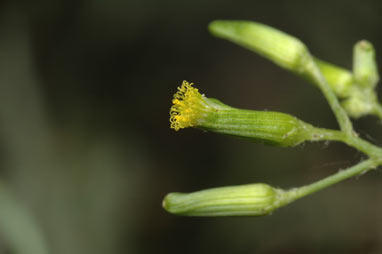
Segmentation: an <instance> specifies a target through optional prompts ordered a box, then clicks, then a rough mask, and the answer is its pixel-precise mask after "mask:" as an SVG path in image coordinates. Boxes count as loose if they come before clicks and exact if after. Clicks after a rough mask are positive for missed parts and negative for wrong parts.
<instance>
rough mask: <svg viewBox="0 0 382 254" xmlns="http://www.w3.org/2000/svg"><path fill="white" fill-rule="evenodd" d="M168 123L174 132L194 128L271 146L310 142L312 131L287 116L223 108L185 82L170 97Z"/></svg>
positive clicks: (224, 106) (301, 122) (310, 128)
mask: <svg viewBox="0 0 382 254" xmlns="http://www.w3.org/2000/svg"><path fill="white" fill-rule="evenodd" d="M170 123H171V128H173V129H175V130H179V129H182V128H187V127H196V128H200V129H203V130H208V131H213V132H216V133H221V134H226V135H232V136H237V137H242V138H246V139H249V140H252V141H255V142H259V143H264V144H270V145H275V146H296V145H298V144H300V143H301V142H304V141H305V140H310V139H311V133H312V130H313V129H314V128H313V127H312V126H311V125H309V124H307V123H305V122H303V121H300V120H298V119H297V118H295V117H293V116H291V115H288V114H284V113H279V112H269V111H254V110H244V109H237V108H233V107H230V106H227V105H225V104H223V103H221V102H220V101H218V100H216V99H210V98H207V97H205V96H204V95H201V94H200V93H199V92H198V89H196V88H194V87H192V84H190V83H188V82H187V81H184V82H183V84H182V86H181V87H180V88H178V92H177V93H176V94H175V95H174V99H173V106H172V107H171V110H170Z"/></svg>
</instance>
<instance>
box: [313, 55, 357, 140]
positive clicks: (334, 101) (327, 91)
mask: <svg viewBox="0 0 382 254" xmlns="http://www.w3.org/2000/svg"><path fill="white" fill-rule="evenodd" d="M306 68H307V70H308V73H309V78H310V79H311V81H313V82H314V83H315V84H316V85H317V86H318V87H319V88H320V89H321V91H322V93H323V94H324V96H325V98H326V99H327V101H328V103H329V105H330V107H331V109H332V110H333V113H334V115H335V116H336V118H337V122H338V124H339V126H340V128H341V130H342V131H344V132H345V133H347V134H349V135H352V136H354V135H355V134H354V131H353V125H352V123H351V121H350V118H349V116H348V115H347V113H346V112H345V110H344V109H343V108H342V106H341V104H340V102H339V101H338V98H337V96H336V95H335V94H334V91H333V89H332V88H331V87H330V85H329V84H328V82H327V81H326V79H325V77H324V76H323V75H322V73H321V71H320V69H319V68H318V66H317V65H316V64H315V62H314V61H313V59H312V60H311V61H309V63H308V64H307V66H306Z"/></svg>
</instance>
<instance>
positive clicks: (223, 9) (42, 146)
mask: <svg viewBox="0 0 382 254" xmlns="http://www.w3.org/2000/svg"><path fill="white" fill-rule="evenodd" d="M214 19H245V20H254V21H258V22H262V23H265V24H268V25H271V26H274V27H276V28H278V29H280V30H283V31H285V32H287V33H289V34H292V35H294V36H296V37H298V38H300V39H301V40H302V41H304V42H305V43H306V44H307V45H308V47H309V49H310V50H311V52H312V54H314V55H315V56H318V57H320V58H322V59H324V60H327V61H330V62H333V63H335V64H338V65H340V66H343V67H346V68H351V62H352V47H353V45H354V43H355V42H357V41H358V40H361V39H367V40H369V41H371V42H372V43H373V44H374V45H375V47H376V50H377V61H378V62H379V63H381V64H382V61H381V57H382V34H381V30H382V3H381V2H380V1H377V0H376V1H355V0H352V1H276V0H268V1H256V0H255V1H245V0H237V1H228V0H220V1H217V0H211V1H202V0H194V1H174V0H164V1H155V0H128V1H117V0H110V1H85V0H79V1H73V0H72V1H70V0H69V1H64V0H55V1H47V0H46V1H2V2H1V3H0V176H1V178H0V253H28V254H29V253H30V254H35V253H39V252H41V253H55V254H67V253H70V254H76V253H80V254H84V253H92V254H97V253H100V254H101V253H132V254H135V253H190V254H191V253H382V202H381V200H382V174H381V170H376V171H373V172H370V173H368V174H366V175H364V176H362V177H359V178H354V179H351V180H348V181H346V182H343V183H341V184H338V185H336V186H334V187H331V188H329V189H327V190H324V191H322V192H319V193H317V194H315V195H313V196H309V197H307V198H304V199H302V200H299V201H297V202H295V203H293V204H291V205H289V206H287V207H284V208H282V209H280V210H278V211H276V212H274V214H272V215H271V216H267V217H257V218H256V217H254V218H184V217H177V216H173V215H170V214H168V213H166V212H165V211H164V210H163V209H162V208H161V202H162V198H163V197H164V195H165V194H166V193H168V192H173V191H180V192H191V191H196V190H200V189H204V188H210V187H216V186H225V185H237V184H246V183H254V182H265V183H268V184H271V185H273V186H276V187H281V188H291V187H295V186H301V185H304V184H308V183H311V182H313V181H316V180H318V179H320V178H323V177H325V176H327V175H329V174H332V173H335V172H337V171H338V170H339V169H343V168H346V167H348V166H350V165H352V164H354V163H357V162H358V161H360V160H362V159H363V158H364V156H363V155H362V154H361V153H359V152H357V151H355V150H353V149H351V148H348V147H346V146H345V145H342V144H337V143H330V144H329V143H320V144H317V143H314V144H305V145H302V146H300V147H297V148H289V149H287V148H275V147H268V146H263V145H259V144H253V143H249V142H246V141H242V140H237V139H235V138H231V137H224V136H218V135H215V134H211V133H203V132H201V131H198V130H195V129H186V130H182V131H179V132H175V131H173V130H171V129H170V128H169V121H168V119H169V114H168V112H169V108H170V106H171V99H172V95H173V93H174V92H175V91H176V88H177V86H179V85H180V84H181V82H182V81H183V80H184V79H186V80H188V81H190V82H194V83H196V86H197V87H198V88H199V90H200V91H201V92H202V93H205V94H206V95H207V96H209V97H215V98H219V99H220V100H221V101H223V102H225V103H226V104H229V105H232V106H236V107H240V108H248V109H258V110H275V111H281V112H286V113H289V114H293V115H295V116H297V117H298V118H300V119H302V120H304V121H307V122H309V123H312V124H315V125H316V126H319V127H327V128H337V125H336V122H335V119H334V117H333V114H332V113H331V111H330V109H329V107H328V105H327V103H326V101H325V100H324V98H323V96H321V93H320V91H319V90H318V89H316V88H315V87H314V86H312V85H310V84H308V83H306V82H305V81H303V80H301V79H300V78H298V77H296V76H294V75H293V74H291V73H288V72H286V71H284V70H282V69H280V68H278V67H277V66H275V65H274V64H272V63H270V62H269V61H267V60H265V59H263V58H261V57H259V56H257V55H255V54H253V53H251V52H249V51H247V50H245V49H242V48H240V47H238V46H236V45H233V44H231V43H229V42H227V41H223V40H219V39H216V38H214V37H212V36H211V35H210V34H209V33H208V31H207V25H208V23H209V22H210V21H212V20H214ZM379 94H381V88H379ZM355 127H356V128H357V131H358V132H359V133H360V135H361V136H363V137H364V138H366V139H367V140H369V141H371V142H373V143H375V144H381V143H382V132H381V123H380V122H378V120H377V119H376V118H373V117H367V118H364V119H361V120H359V121H356V123H355Z"/></svg>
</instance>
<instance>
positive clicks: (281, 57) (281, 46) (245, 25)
mask: <svg viewBox="0 0 382 254" xmlns="http://www.w3.org/2000/svg"><path fill="white" fill-rule="evenodd" d="M209 30H210V32H211V33H212V34H213V35H215V36H217V37H220V38H224V39H227V40H229V41H232V42H234V43H237V44H239V45H241V46H243V47H245V48H247V49H249V50H252V51H254V52H256V53H258V54H260V55H262V56H263V57H265V58H268V59H269V60H271V61H272V62H274V63H275V64H277V65H279V66H281V67H283V68H285V69H287V70H290V71H293V72H296V73H298V74H304V72H305V71H306V69H305V67H306V62H307V61H311V56H310V54H309V52H308V50H307V48H306V47H305V45H304V44H303V43H302V42H301V41H300V40H299V39H297V38H295V37H293V36H290V35H288V34H286V33H284V32H282V31H280V30H277V29H275V28H273V27H270V26H267V25H264V24H261V23H257V22H251V21H229V20H227V21H223V20H217V21H213V22H211V23H210V25H209Z"/></svg>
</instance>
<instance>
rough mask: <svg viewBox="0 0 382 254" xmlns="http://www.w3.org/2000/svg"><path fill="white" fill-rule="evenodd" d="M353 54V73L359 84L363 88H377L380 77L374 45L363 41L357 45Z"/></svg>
mask: <svg viewBox="0 0 382 254" xmlns="http://www.w3.org/2000/svg"><path fill="white" fill-rule="evenodd" d="M353 54H354V55H353V72H354V77H355V79H356V81H357V83H358V84H359V85H361V86H363V87H375V86H376V84H377V83H378V81H379V75H378V70H377V63H376V61H375V50H374V47H373V45H372V44H371V43H370V42H368V41H365V40H362V41H360V42H358V43H356V44H355V46H354V53H353Z"/></svg>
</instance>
